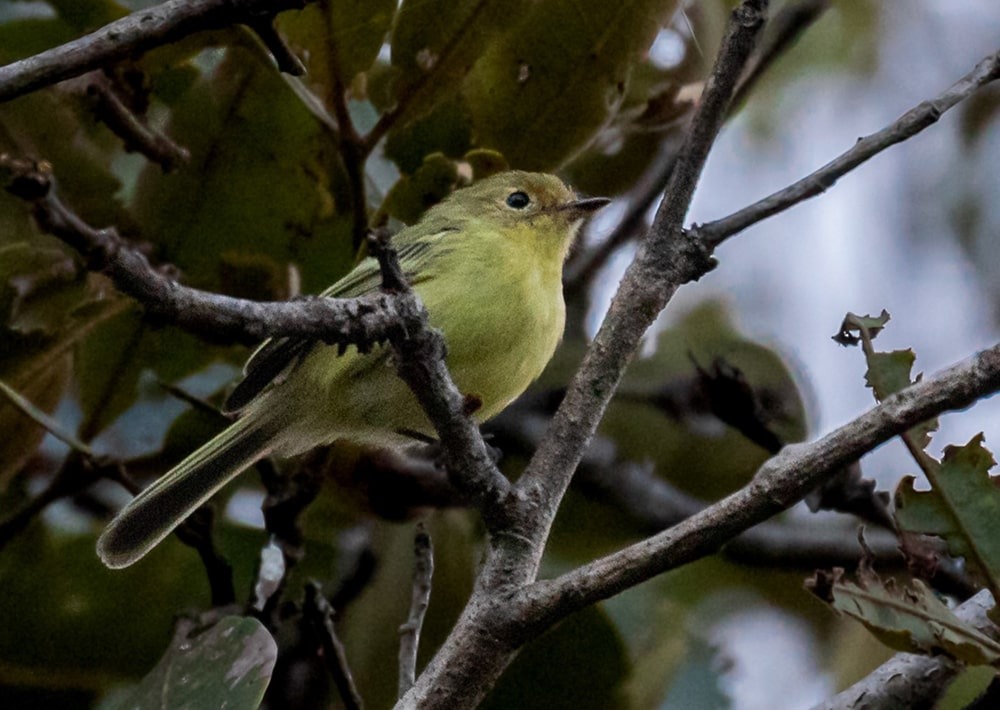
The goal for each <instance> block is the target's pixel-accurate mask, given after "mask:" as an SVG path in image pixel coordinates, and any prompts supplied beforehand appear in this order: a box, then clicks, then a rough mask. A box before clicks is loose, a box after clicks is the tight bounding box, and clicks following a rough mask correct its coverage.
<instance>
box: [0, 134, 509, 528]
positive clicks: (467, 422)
mask: <svg viewBox="0 0 1000 710" xmlns="http://www.w3.org/2000/svg"><path fill="white" fill-rule="evenodd" d="M0 181H2V182H5V183H7V185H6V187H7V190H8V191H9V192H11V193H12V194H14V195H16V196H18V197H20V198H22V199H24V200H26V201H28V202H30V203H31V204H32V205H33V207H34V215H35V219H36V220H37V221H38V223H39V225H40V226H41V227H42V229H44V230H45V231H47V232H49V233H51V234H52V235H54V236H56V237H58V238H59V239H61V240H62V241H63V242H65V243H66V244H68V245H69V246H70V247H72V248H74V249H76V250H77V251H78V252H80V253H81V254H82V255H83V256H84V257H85V258H86V259H87V261H88V268H89V269H91V270H92V271H100V272H102V273H104V274H105V275H107V276H108V277H110V278H111V279H112V281H114V283H115V285H116V286H117V287H118V288H119V289H120V290H121V291H122V292H124V293H125V294H127V295H129V296H132V297H133V298H135V299H136V300H137V301H138V302H139V303H141V304H142V305H143V306H144V307H145V309H146V312H147V315H148V316H150V317H152V318H154V319H159V320H162V321H164V322H167V323H171V324H173V325H176V326H178V327H180V328H183V329H185V330H187V331H189V332H192V333H195V334H197V335H200V336H202V337H205V338H207V339H211V340H219V339H225V340H227V341H230V342H231V341H234V340H235V341H238V342H245V343H254V342H259V341H261V340H264V339H265V338H268V337H281V336H286V337H297V338H311V339H316V340H322V341H323V342H325V343H328V344H336V345H337V346H338V347H339V348H341V349H342V350H343V349H344V348H346V347H347V346H348V345H356V346H357V347H358V348H359V349H360V350H361V351H363V352H364V351H366V350H367V349H370V348H371V347H372V346H373V345H375V344H378V343H384V342H389V343H390V344H391V345H392V347H393V349H394V351H395V352H396V354H397V355H398V357H397V362H396V365H397V369H398V371H399V374H400V377H402V378H403V380H404V381H405V382H406V383H407V384H408V385H409V386H410V388H411V389H412V390H413V392H414V395H415V396H416V397H417V400H418V401H419V402H420V404H421V406H422V407H423V408H424V411H425V413H426V414H427V416H428V419H429V420H430V422H431V423H432V424H433V425H434V428H435V430H436V431H437V433H438V435H439V436H440V439H441V444H442V448H443V451H444V455H443V461H444V464H445V467H446V468H447V470H448V475H449V480H450V481H451V482H452V485H454V486H455V488H456V489H457V490H458V491H459V492H460V493H462V495H463V496H464V497H465V498H466V499H467V500H469V501H471V502H472V503H473V504H474V505H476V506H477V507H478V508H479V510H480V512H481V514H482V515H483V519H484V521H485V522H486V525H487V528H488V529H491V530H493V529H497V528H499V527H501V526H503V524H504V521H506V519H507V508H506V505H505V502H506V500H507V497H508V494H509V492H510V484H509V482H508V481H507V479H506V478H504V476H503V474H501V473H500V471H499V470H498V469H497V467H496V465H495V464H494V462H493V459H492V457H491V455H490V452H489V449H488V448H487V447H486V444H485V442H484V441H483V438H482V435H481V434H480V433H479V427H478V426H476V423H475V421H474V420H473V419H472V417H471V416H470V412H468V411H466V410H467V408H468V403H467V402H466V400H465V398H464V397H463V395H462V393H461V392H459V390H458V388H457V387H456V386H455V383H454V381H453V380H452V379H451V375H450V374H449V372H448V368H447V366H446V365H445V362H444V356H445V344H444V339H443V337H442V336H441V334H440V333H439V332H437V331H436V330H434V329H432V328H430V326H429V325H428V321H427V312H426V310H425V309H424V307H423V304H422V303H421V302H420V300H419V298H417V296H416V294H415V293H414V292H413V291H412V290H411V289H410V287H409V286H408V285H407V284H406V279H405V277H404V276H403V272H402V269H401V267H400V266H399V262H398V259H397V257H396V253H395V251H393V250H392V249H391V248H390V247H389V245H388V244H387V243H386V241H385V239H383V240H378V239H376V240H373V241H372V242H371V251H372V254H373V256H375V257H376V258H377V259H378V260H379V263H380V266H381V268H382V273H383V281H384V284H383V285H384V286H388V287H389V288H388V289H386V288H383V291H382V292H380V293H377V294H372V295H370V296H361V297H358V298H352V299H332V298H314V299H309V300H300V301H295V302H274V303H260V302H257V301H248V300H244V299H239V298H232V297H229V296H222V295H219V294H213V293H208V292H205V291H200V290H198V289H193V288H188V287H185V286H181V285H180V284H178V283H177V282H176V281H174V280H173V279H172V278H169V277H168V276H167V275H165V274H164V273H163V272H162V271H161V270H156V269H154V268H153V267H152V266H150V264H149V262H148V260H147V259H146V257H145V256H144V255H142V254H141V253H139V252H138V251H137V250H135V249H134V248H132V247H131V246H130V245H129V244H128V243H127V242H126V241H125V240H123V239H122V238H121V237H120V236H119V235H118V234H117V232H116V231H115V230H114V229H94V228H93V227H91V226H90V225H88V224H87V223H85V222H84V221H83V220H82V219H80V217H79V216H78V215H76V214H75V213H74V212H73V211H72V210H70V209H69V208H68V207H67V206H66V205H65V204H64V203H63V202H62V201H61V200H60V199H59V197H58V195H57V194H56V191H55V186H54V181H53V179H52V176H51V167H50V166H49V165H48V164H45V163H42V164H36V163H33V162H30V161H24V160H19V159H15V158H11V157H10V156H8V155H5V154H4V155H0Z"/></svg>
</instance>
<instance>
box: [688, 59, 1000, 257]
mask: <svg viewBox="0 0 1000 710" xmlns="http://www.w3.org/2000/svg"><path fill="white" fill-rule="evenodd" d="M998 78H1000V52H997V53H996V54H992V55H990V56H988V57H986V58H985V59H983V60H982V61H980V62H979V64H977V65H976V67H975V68H974V69H973V70H972V71H971V72H969V73H968V74H966V75H965V76H964V77H962V78H961V79H959V80H958V81H957V82H955V83H954V84H952V85H951V86H950V87H949V88H948V89H947V90H945V91H944V92H942V93H941V94H940V95H939V96H938V97H937V98H935V99H932V100H930V101H924V102H922V103H921V104H920V105H918V106H916V107H914V108H912V109H910V110H909V111H907V112H906V113H904V114H903V115H902V116H900V117H899V118H898V119H897V120H896V121H894V122H893V123H892V124H890V125H889V126H886V127H885V128H883V129H882V130H880V131H877V132H876V133H872V134H871V135H869V136H865V137H864V138H861V139H859V140H858V142H857V143H855V144H854V147H852V148H851V149H850V150H848V151H846V152H844V153H842V154H841V155H840V156H838V157H837V158H835V159H834V160H832V161H830V162H829V163H827V164H826V165H824V166H823V167H821V168H819V169H818V170H816V171H815V172H813V173H811V174H809V175H807V176H806V177H804V178H802V179H801V180H799V181H798V182H795V183H793V184H792V185H789V186H788V187H786V188H784V189H782V190H778V191H777V192H775V193H773V194H771V195H769V196H768V197H765V198H764V199H762V200H758V201H757V202H755V203H753V204H752V205H750V206H748V207H744V208H743V209H741V210H739V211H738V212H735V213H733V214H731V215H729V216H728V217H724V218H722V219H719V220H715V221H714V222H707V223H705V224H702V225H695V226H694V227H692V228H691V229H690V230H689V233H690V234H691V236H692V237H696V238H698V239H700V240H702V241H703V242H704V243H705V245H706V246H708V247H716V246H718V245H719V244H722V243H723V242H724V241H725V240H726V239H728V238H729V237H731V236H733V235H734V234H738V233H739V232H742V231H743V230H744V229H746V228H747V227H750V226H751V225H754V224H756V223H757V222H760V221H761V220H764V219H767V218H768V217H773V216H774V215H776V214H778V213H779V212H784V211H785V210H787V209H789V208H790V207H793V206H795V205H797V204H798V203H800V202H803V201H805V200H807V199H809V198H810V197H816V196H817V195H821V194H822V193H824V192H826V191H827V190H828V189H829V188H831V187H833V186H834V185H835V184H836V182H837V180H839V179H840V178H841V177H843V176H844V175H846V174H847V173H849V172H850V171H852V170H854V169H855V168H857V167H858V166H859V165H861V164H862V163H864V162H866V161H868V160H869V159H871V158H872V157H874V156H876V155H878V154H879V153H881V152H882V151H883V150H885V149H887V148H890V147H892V146H894V145H896V144H897V143H902V142H903V141H905V140H907V139H908V138H912V137H913V136H915V135H916V134H918V133H920V132H921V131H922V130H924V129H925V128H927V127H929V126H932V125H934V124H935V123H937V121H938V119H940V118H941V115H942V114H944V112H945V111H947V110H948V109H950V108H952V107H954V106H955V105H956V104H958V103H959V102H960V101H962V100H963V99H966V98H968V97H969V96H970V95H972V93H973V92H975V91H976V90H977V89H979V88H980V87H982V86H983V85H985V84H988V83H990V82H992V81H995V80H996V79H998Z"/></svg>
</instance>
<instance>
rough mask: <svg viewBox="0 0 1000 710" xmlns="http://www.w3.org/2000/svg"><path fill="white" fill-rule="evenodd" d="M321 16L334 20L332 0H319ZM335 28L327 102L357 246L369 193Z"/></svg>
mask: <svg viewBox="0 0 1000 710" xmlns="http://www.w3.org/2000/svg"><path fill="white" fill-rule="evenodd" d="M319 2H320V7H321V9H322V14H323V17H325V18H326V22H327V23H328V24H329V23H331V22H333V13H332V12H331V11H330V2H331V0H319ZM333 37H334V32H333V28H332V27H328V31H327V33H326V42H327V47H326V56H327V65H328V66H327V70H328V72H329V74H330V87H329V91H328V94H327V103H328V104H330V105H331V106H332V107H333V115H334V116H336V118H337V125H338V126H339V129H340V130H339V132H338V135H337V137H338V145H339V148H340V159H341V160H342V161H343V163H344V171H345V172H346V173H347V178H348V181H349V182H350V190H351V243H352V244H353V246H354V249H355V250H357V249H358V248H359V247H360V246H361V243H362V241H363V240H364V237H365V234H366V232H367V230H368V197H367V195H366V191H365V145H364V139H363V138H362V137H361V136H360V135H359V134H358V131H357V128H356V127H355V125H354V121H353V120H352V119H351V112H350V111H349V110H348V107H347V85H346V83H345V77H344V76H343V71H342V70H341V66H340V60H339V54H338V49H339V48H338V47H337V46H335V45H334V43H333Z"/></svg>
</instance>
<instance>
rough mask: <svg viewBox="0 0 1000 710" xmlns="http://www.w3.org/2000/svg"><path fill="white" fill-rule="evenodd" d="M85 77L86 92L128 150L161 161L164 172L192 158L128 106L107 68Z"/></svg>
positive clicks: (99, 116) (95, 108)
mask: <svg viewBox="0 0 1000 710" xmlns="http://www.w3.org/2000/svg"><path fill="white" fill-rule="evenodd" d="M85 78H86V82H85V84H86V93H87V95H88V96H89V97H91V99H92V100H93V103H94V112H95V113H96V114H97V117H98V118H99V119H100V120H102V121H103V122H104V123H105V125H107V127H108V128H109V129H110V130H111V132H112V133H114V134H115V135H116V136H118V137H119V138H121V139H122V141H123V142H124V144H125V150H128V151H136V152H138V153H141V154H142V155H144V156H146V158H148V159H149V160H151V161H152V162H154V163H156V164H158V165H159V166H160V167H161V168H162V169H163V171H164V172H170V171H171V170H173V169H174V168H176V167H177V166H178V165H181V164H184V163H186V162H188V160H190V159H191V153H190V152H189V151H188V149H187V148H184V147H183V146H180V145H178V144H177V143H174V141H172V140H171V139H170V138H169V137H168V136H166V135H164V134H163V133H161V132H159V131H156V130H154V129H152V128H150V127H149V125H147V124H146V122H145V121H144V120H143V119H142V118H140V117H139V116H138V115H136V113H135V112H134V111H132V109H131V108H129V107H128V106H126V105H125V102H124V101H122V98H121V97H120V96H119V95H118V92H117V90H116V88H115V86H114V85H113V84H112V83H111V81H110V80H109V79H108V78H107V76H105V75H104V73H103V72H92V73H90V74H88V75H87V77H85Z"/></svg>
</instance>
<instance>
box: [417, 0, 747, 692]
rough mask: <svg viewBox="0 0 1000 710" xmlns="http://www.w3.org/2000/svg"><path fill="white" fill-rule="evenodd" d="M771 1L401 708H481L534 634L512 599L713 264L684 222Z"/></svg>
mask: <svg viewBox="0 0 1000 710" xmlns="http://www.w3.org/2000/svg"><path fill="white" fill-rule="evenodd" d="M766 7H767V2H766V0H744V2H743V3H742V4H741V5H740V6H739V7H738V8H737V9H736V10H734V11H733V15H732V19H731V21H730V25H729V30H728V32H727V34H726V37H725V39H724V40H723V44H722V48H721V49H720V52H719V56H718V59H717V61H716V64H715V67H714V68H713V71H712V76H711V77H710V79H709V81H708V83H707V85H706V89H705V92H704V94H703V97H702V101H701V104H700V106H699V108H698V111H697V112H696V114H695V116H694V118H693V120H692V124H691V129H690V131H689V132H688V134H687V137H686V140H685V142H684V145H683V146H682V148H681V151H680V153H679V154H678V159H677V165H676V167H675V169H674V171H673V173H672V176H671V180H670V183H669V186H668V188H667V197H666V199H665V200H664V202H663V203H662V205H661V206H660V210H659V212H658V214H657V217H656V220H655V221H654V225H653V228H652V230H651V231H650V234H649V235H648V237H647V239H646V242H645V244H644V245H643V247H642V249H641V250H640V252H639V255H638V256H637V257H636V260H635V261H634V262H633V264H632V265H631V266H630V267H629V270H628V271H627V272H626V275H625V278H624V280H623V282H622V285H621V287H620V288H619V290H618V294H617V295H616V297H615V300H614V302H613V303H612V306H611V310H610V311H609V313H608V315H607V316H606V318H605V320H604V323H603V325H602V327H601V330H600V332H599V333H598V335H597V337H596V339H595V341H594V343H593V344H592V346H591V347H590V348H589V350H588V352H587V356H586V357H585V358H584V362H583V365H582V366H581V368H580V370H579V372H578V373H577V375H576V377H575V378H574V380H573V382H572V384H571V385H570V387H569V391H568V393H567V395H566V398H565V399H564V400H563V403H562V405H561V406H560V408H559V411H558V412H557V413H556V416H555V418H554V419H553V423H552V427H551V429H550V431H549V435H548V436H547V437H546V439H545V441H543V442H542V444H541V446H540V447H539V449H538V451H537V452H536V454H535V456H534V457H533V458H532V460H531V463H530V464H529V465H528V468H527V470H526V471H525V473H524V474H523V475H522V477H521V479H520V480H519V481H518V483H517V484H516V485H515V486H514V491H513V494H514V495H513V497H512V498H511V500H510V508H511V509H512V517H511V520H510V524H509V525H507V526H505V527H504V528H501V529H496V530H494V531H492V534H491V537H490V542H489V553H488V557H487V560H486V563H485V564H484V566H483V568H482V569H481V570H480V573H479V575H478V577H477V581H476V591H475V592H474V593H473V596H472V598H471V599H470V600H469V603H468V605H467V606H466V608H465V610H464V612H463V614H462V616H461V618H460V619H459V621H458V623H457V624H456V626H455V628H454V629H453V630H452V633H451V634H450V635H449V637H448V639H447V640H446V641H445V643H444V645H443V646H442V647H441V649H440V650H439V651H438V653H437V654H436V655H435V657H434V659H433V660H432V661H431V663H430V665H429V666H428V667H427V668H426V669H425V670H424V672H423V673H422V674H421V676H420V678H418V679H417V683H416V685H415V686H414V687H413V688H412V689H411V691H410V692H409V693H407V694H406V696H404V697H403V698H402V699H401V700H400V703H399V707H404V708H417V707H420V708H438V707H440V708H445V707H447V708H457V707H468V706H472V705H474V704H475V703H477V702H478V701H479V700H480V699H481V698H482V696H483V695H484V694H485V693H486V691H487V690H488V689H489V688H490V687H492V685H493V683H494V682H495V681H496V678H497V677H498V676H499V675H500V672H501V671H502V670H503V668H504V667H505V666H506V665H507V663H508V662H509V660H510V658H511V656H512V655H513V653H514V652H515V650H516V649H517V648H518V647H519V646H520V645H521V644H523V643H524V642H525V641H526V640H527V638H529V636H528V633H529V627H530V624H528V623H523V624H521V623H510V622H511V621H512V619H511V613H512V608H511V607H510V606H509V604H510V602H511V600H512V598H513V597H514V595H516V594H517V590H518V589H519V588H521V587H522V586H523V585H525V584H528V583H530V582H531V581H533V580H534V578H535V575H536V574H537V571H538V565H539V562H540V561H541V556H542V552H543V550H544V546H545V540H546V538H547V537H548V532H549V529H550V527H551V524H552V520H553V519H554V517H555V513H556V510H557V508H558V506H559V502H560V501H561V499H562V496H563V494H564V493H565V491H566V488H567V486H568V485H569V482H570V480H571V478H572V476H573V471H574V470H575V469H576V466H577V464H578V463H579V461H580V458H581V456H582V455H583V451H584V450H585V448H586V446H587V443H588V441H589V440H590V438H591V436H592V435H593V433H594V431H595V429H596V427H597V424H598V422H599V421H600V419H601V416H602V415H603V413H604V410H605V408H606V407H607V404H608V402H609V401H610V399H611V396H612V394H613V393H614V390H615V387H616V386H617V384H618V382H619V380H620V378H621V376H622V373H623V372H624V370H625V367H626V366H627V364H628V362H629V361H630V360H631V358H632V356H633V354H634V353H635V351H636V349H637V347H638V344H639V341H640V339H641V337H642V334H643V333H644V332H645V331H646V329H647V328H648V327H649V325H650V324H651V323H652V322H653V320H654V319H655V318H656V316H657V315H658V314H659V312H660V310H662V308H663V307H664V306H665V305H666V303H667V301H668V300H669V298H670V296H672V295H673V293H674V291H676V289H677V288H678V287H679V286H680V285H681V284H683V283H686V282H687V281H690V280H693V279H696V278H698V277H699V276H701V275H702V274H704V273H705V272H706V271H708V270H709V269H710V268H711V266H712V263H711V260H710V256H709V254H708V253H707V252H706V251H705V250H704V249H702V248H701V245H700V243H696V242H693V241H691V240H689V239H687V238H686V237H685V236H684V235H683V233H681V223H682V220H683V219H684V216H685V214H686V213H687V209H688V205H689V204H690V201H691V196H692V195H693V193H694V189H695V185H696V184H697V181H698V178H699V176H700V174H701V169H702V166H703V165H704V162H705V158H706V157H707V155H708V151H709V149H710V147H711V145H712V142H713V141H714V140H715V136H716V134H717V133H718V130H719V128H720V126H721V125H722V121H723V119H724V118H725V115H726V110H727V108H728V106H729V102H730V99H731V97H732V94H733V91H734V90H735V88H736V85H737V82H738V79H739V76H740V74H741V72H742V70H743V66H744V64H745V62H746V60H747V58H748V57H749V55H750V52H751V51H752V50H753V47H754V43H755V41H756V38H757V36H758V34H759V32H760V29H761V27H762V25H763V22H764V14H765V11H766ZM519 608H520V609H521V610H522V611H523V610H524V609H523V607H519ZM515 621H524V622H527V621H528V619H515ZM505 622H506V623H505ZM522 631H524V632H525V633H521V632H522Z"/></svg>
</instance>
